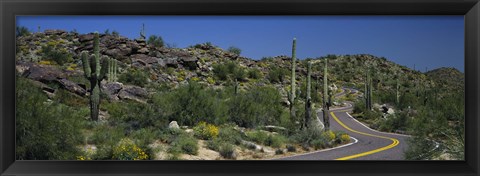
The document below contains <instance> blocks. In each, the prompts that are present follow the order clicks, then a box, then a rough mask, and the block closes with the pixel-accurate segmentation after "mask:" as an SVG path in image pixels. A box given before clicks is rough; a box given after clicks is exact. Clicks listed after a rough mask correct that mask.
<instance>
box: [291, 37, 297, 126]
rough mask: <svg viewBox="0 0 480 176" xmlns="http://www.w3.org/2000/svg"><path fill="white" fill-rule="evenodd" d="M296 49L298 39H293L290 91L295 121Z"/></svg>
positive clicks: (292, 114)
mask: <svg viewBox="0 0 480 176" xmlns="http://www.w3.org/2000/svg"><path fill="white" fill-rule="evenodd" d="M296 47H297V39H296V38H293V44H292V80H291V85H292V86H291V90H290V117H291V118H292V119H295V109H294V102H295V93H296V91H295V70H296V68H295V67H296V65H297V64H296V58H295V57H296V53H295V52H296Z"/></svg>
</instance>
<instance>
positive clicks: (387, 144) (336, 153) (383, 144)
mask: <svg viewBox="0 0 480 176" xmlns="http://www.w3.org/2000/svg"><path fill="white" fill-rule="evenodd" d="M344 90H346V91H343V92H341V93H339V94H336V95H335V96H343V95H346V94H347V93H350V92H356V90H352V89H347V88H344ZM348 105H349V106H348V107H344V108H338V109H331V112H330V114H329V115H330V128H331V129H332V130H341V131H345V132H347V133H348V134H349V135H350V136H351V137H353V138H355V139H356V140H358V141H356V140H352V143H350V144H349V145H346V146H343V147H339V148H334V149H327V150H323V151H317V152H312V153H307V154H302V155H296V156H291V157H286V158H281V160H403V159H404V151H405V150H406V149H407V141H406V140H407V139H408V138H409V137H408V136H406V135H399V134H392V133H383V132H378V131H375V130H372V129H370V128H368V127H366V126H365V125H363V124H362V123H360V122H359V121H357V120H355V119H354V118H353V117H352V116H350V115H349V114H348V112H350V111H351V110H352V105H351V104H348ZM317 117H319V118H320V119H323V116H322V113H321V111H318V112H317Z"/></svg>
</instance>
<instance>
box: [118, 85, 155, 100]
mask: <svg viewBox="0 0 480 176" xmlns="http://www.w3.org/2000/svg"><path fill="white" fill-rule="evenodd" d="M147 96H148V92H147V91H146V90H145V89H144V88H141V87H138V86H132V85H128V86H124V87H123V89H122V90H120V92H119V93H118V97H119V98H120V99H129V100H135V101H138V102H142V103H143V102H145V101H144V98H146V97H147Z"/></svg>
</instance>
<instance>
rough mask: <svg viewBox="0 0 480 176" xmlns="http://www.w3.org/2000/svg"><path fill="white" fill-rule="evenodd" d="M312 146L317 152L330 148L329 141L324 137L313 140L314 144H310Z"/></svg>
mask: <svg viewBox="0 0 480 176" xmlns="http://www.w3.org/2000/svg"><path fill="white" fill-rule="evenodd" d="M310 146H312V147H313V148H314V149H315V150H318V149H324V148H328V147H330V145H329V142H328V140H327V139H325V138H323V137H322V138H318V139H314V140H312V142H311V143H310Z"/></svg>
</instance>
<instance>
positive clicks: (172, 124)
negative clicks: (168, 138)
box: [168, 121, 180, 129]
mask: <svg viewBox="0 0 480 176" xmlns="http://www.w3.org/2000/svg"><path fill="white" fill-rule="evenodd" d="M168 129H180V126H178V123H177V121H172V122H170V123H169V124H168Z"/></svg>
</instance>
